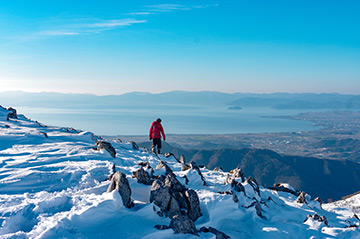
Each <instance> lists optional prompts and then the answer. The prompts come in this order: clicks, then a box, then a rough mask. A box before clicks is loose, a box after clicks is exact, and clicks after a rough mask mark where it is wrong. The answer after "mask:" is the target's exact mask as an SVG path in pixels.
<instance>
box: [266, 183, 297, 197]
mask: <svg viewBox="0 0 360 239" xmlns="http://www.w3.org/2000/svg"><path fill="white" fill-rule="evenodd" d="M269 189H271V190H275V191H279V192H286V193H291V194H293V195H295V196H299V193H298V192H295V191H294V190H291V189H289V188H286V187H284V186H283V185H281V184H280V183H278V184H274V185H273V186H272V187H270V188H269Z"/></svg>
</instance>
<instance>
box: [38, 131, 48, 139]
mask: <svg viewBox="0 0 360 239" xmlns="http://www.w3.org/2000/svg"><path fill="white" fill-rule="evenodd" d="M40 134H43V135H44V136H45V138H49V136H48V134H47V133H45V132H40Z"/></svg>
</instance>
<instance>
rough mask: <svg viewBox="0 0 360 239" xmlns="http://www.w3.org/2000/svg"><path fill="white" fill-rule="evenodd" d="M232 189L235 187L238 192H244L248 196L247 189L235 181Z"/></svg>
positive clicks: (233, 180)
mask: <svg viewBox="0 0 360 239" xmlns="http://www.w3.org/2000/svg"><path fill="white" fill-rule="evenodd" d="M231 187H233V188H234V190H235V191H236V192H243V193H244V195H245V196H246V192H245V187H244V186H243V185H242V184H241V183H240V182H238V181H236V180H235V179H232V180H231Z"/></svg>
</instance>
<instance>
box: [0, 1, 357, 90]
mask: <svg viewBox="0 0 360 239" xmlns="http://www.w3.org/2000/svg"><path fill="white" fill-rule="evenodd" d="M359 14H360V1H358V0H352V1H348V0H337V1H333V0H326V1H315V0H283V1H280V0H263V1H259V0H251V1H250V0H246V1H245V0H194V1H183V0H178V1H174V0H172V1H171V0H169V1H154V0H143V1H139V0H129V1H125V0H121V1H119V0H116V1H115V0H114V1H110V0H101V1H100V0H99V1H95V0H94V1H92V0H91V1H90V0H76V1H74V0H70V1H69V0H61V1H60V0H51V1H49V0H47V1H40V0H32V1H28V0H22V1H20V0H1V1H0V91H9V90H23V91H35V92H37V91H57V92H72V93H94V94H99V95H105V94H122V93H125V92H131V91H148V92H154V93H157V92H164V91H170V90H190V91H199V90H215V91H223V92H254V93H264V92H266V93H268V92H338V93H350V94H360V15H359Z"/></svg>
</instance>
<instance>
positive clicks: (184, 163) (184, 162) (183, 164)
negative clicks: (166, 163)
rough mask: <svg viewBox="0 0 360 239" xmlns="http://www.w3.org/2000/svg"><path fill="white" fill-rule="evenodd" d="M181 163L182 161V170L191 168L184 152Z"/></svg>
mask: <svg viewBox="0 0 360 239" xmlns="http://www.w3.org/2000/svg"><path fill="white" fill-rule="evenodd" d="M180 163H181V171H186V170H188V169H190V168H191V167H190V165H189V164H187V163H186V161H185V156H184V155H183V154H182V155H181V156H180Z"/></svg>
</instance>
